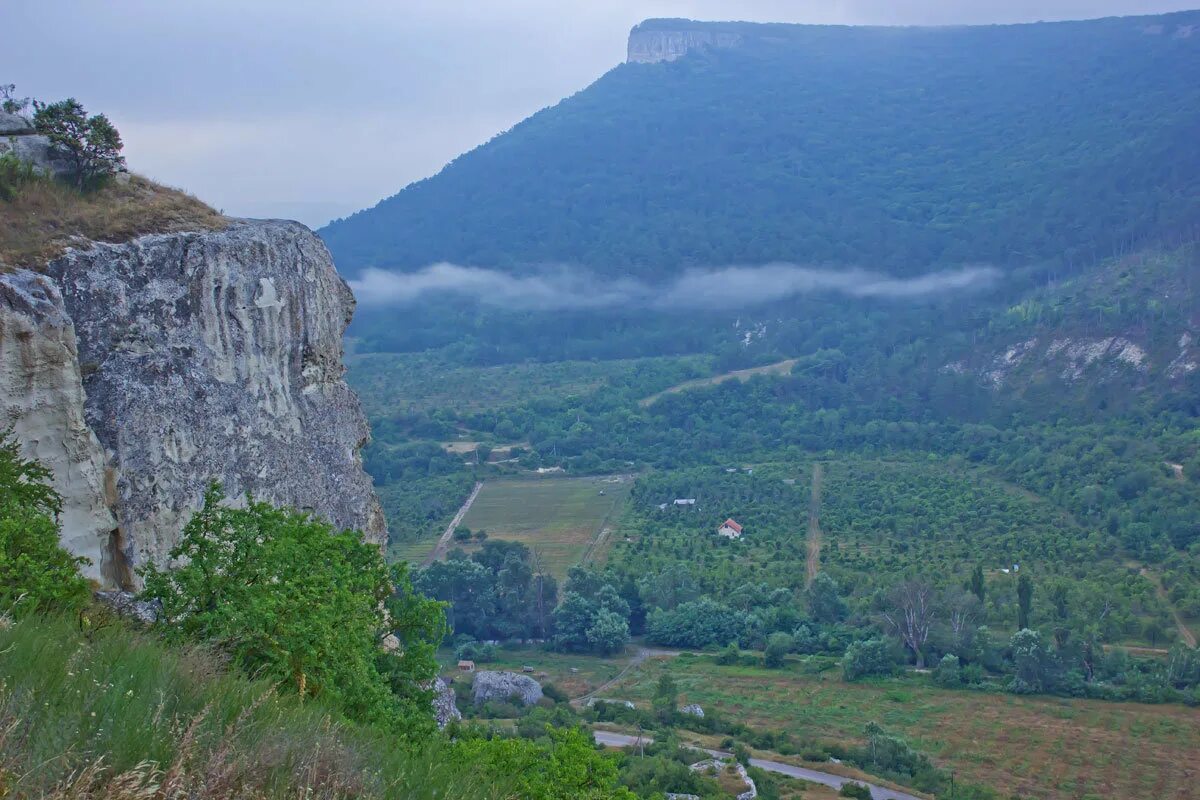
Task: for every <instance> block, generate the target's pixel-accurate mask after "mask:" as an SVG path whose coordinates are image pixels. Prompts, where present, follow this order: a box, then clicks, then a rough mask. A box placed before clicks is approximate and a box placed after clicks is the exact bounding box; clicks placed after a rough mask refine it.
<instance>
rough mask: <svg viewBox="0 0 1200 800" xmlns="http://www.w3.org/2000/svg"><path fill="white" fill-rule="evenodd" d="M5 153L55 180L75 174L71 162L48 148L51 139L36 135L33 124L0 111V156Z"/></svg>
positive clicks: (16, 115) (59, 152)
mask: <svg viewBox="0 0 1200 800" xmlns="http://www.w3.org/2000/svg"><path fill="white" fill-rule="evenodd" d="M8 153H11V154H12V155H15V156H16V157H17V158H19V159H21V160H22V161H27V162H29V163H30V164H32V165H33V167H34V169H36V170H38V171H39V172H43V173H45V174H47V175H50V176H52V177H55V178H61V179H69V178H71V177H72V176H74V175H75V174H76V171H75V165H74V164H73V163H72V162H71V160H70V159H69V158H67V157H66V155H65V154H64V153H63V152H61V151H60V150H59V149H58V148H56V147H54V146H53V145H52V144H50V137H48V136H44V135H42V134H40V133H38V132H37V131H36V130H35V129H34V127H33V123H32V122H30V121H29V120H28V119H27V118H25V117H22V116H21V115H20V114H9V113H6V112H3V111H0V156H3V155H5V154H8Z"/></svg>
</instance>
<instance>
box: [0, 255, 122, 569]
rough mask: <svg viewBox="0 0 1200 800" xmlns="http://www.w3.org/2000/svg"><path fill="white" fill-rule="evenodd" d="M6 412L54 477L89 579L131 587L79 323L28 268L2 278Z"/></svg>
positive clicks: (1, 405) (6, 420) (67, 532)
mask: <svg viewBox="0 0 1200 800" xmlns="http://www.w3.org/2000/svg"><path fill="white" fill-rule="evenodd" d="M0 414H2V416H3V418H2V419H0V427H2V428H8V427H9V426H11V427H12V428H13V433H14V435H15V437H16V439H17V440H18V441H19V442H20V443H21V445H22V449H23V451H24V453H25V455H26V457H28V458H35V459H37V460H38V461H40V462H41V463H42V464H43V465H45V466H46V467H47V468H49V469H50V470H51V471H52V472H53V473H54V481H53V485H54V488H55V490H57V491H58V493H59V494H61V495H62V497H63V510H62V514H61V516H60V517H59V521H60V523H61V524H62V531H63V544H64V545H65V546H66V547H67V549H68V550H70V551H71V552H72V553H74V554H76V555H80V556H83V557H84V558H87V559H88V561H89V562H90V563H89V565H88V566H87V567H86V569H85V573H86V574H87V575H88V576H89V577H92V578H95V579H97V580H103V581H104V582H106V583H109V584H111V585H119V584H120V583H122V582H125V580H126V579H127V578H128V576H127V575H123V574H121V573H120V568H119V565H118V564H114V563H113V562H112V559H111V555H112V551H111V550H110V544H112V543H113V542H115V541H116V540H117V539H118V537H119V534H118V532H117V520H116V517H115V515H114V514H113V511H112V506H113V501H114V500H115V478H116V476H115V472H114V471H113V469H112V467H111V465H110V464H109V463H108V461H107V459H106V458H105V456H104V448H103V447H102V446H101V444H100V442H99V440H97V438H96V436H95V434H94V433H93V432H92V429H91V428H90V427H88V424H87V421H86V419H85V415H84V393H83V383H82V380H81V377H80V373H79V359H78V358H77V354H76V342H75V326H74V325H73V324H72V322H71V318H70V317H69V316H68V315H67V312H66V309H65V308H64V306H63V298H62V295H61V294H60V293H59V291H58V286H57V284H55V282H54V281H52V280H51V279H50V278H47V277H46V276H45V275H38V274H36V273H33V272H28V271H26V270H18V271H16V272H11V273H8V274H4V275H0Z"/></svg>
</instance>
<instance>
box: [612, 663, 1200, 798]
mask: <svg viewBox="0 0 1200 800" xmlns="http://www.w3.org/2000/svg"><path fill="white" fill-rule="evenodd" d="M820 661H821V659H817V658H813V659H811V661H810V663H812V664H816V663H819V662H820ZM663 671H669V672H670V673H671V674H672V675H673V677H674V678H675V680H676V681H677V682H678V684H679V687H680V690H681V702H688V703H699V704H700V705H701V706H703V707H704V708H706V709H715V710H718V711H720V712H721V713H723V714H724V715H726V716H728V717H730V718H732V719H737V720H741V721H744V722H746V723H747V724H749V725H752V726H755V727H760V728H768V729H782V730H787V731H790V732H792V733H794V734H795V735H797V736H799V737H803V738H809V739H817V740H822V741H841V742H847V743H849V742H859V741H861V740H862V737H863V727H864V726H865V725H866V723H867V722H869V721H876V722H878V723H880V724H881V725H883V726H884V728H886V729H888V730H891V731H895V732H897V733H901V734H903V735H904V736H905V737H907V738H908V739H909V740H910V741H912V743H913V744H914V745H915V746H916V747H917V748H918V749H919V750H921V751H922V752H925V753H928V754H929V755H930V756H931V757H933V758H934V760H935V761H936V762H937V763H938V764H939V765H941V766H943V767H945V768H947V769H952V770H954V771H955V773H956V774H957V775H958V776H959V777H960V778H962V779H964V780H967V781H970V782H972V783H982V784H987V785H990V786H993V787H995V788H996V789H998V790H1000V791H1001V792H1002V794H1003V796H1006V797H1007V796H1009V794H1010V793H1019V794H1020V795H1021V796H1024V797H1038V798H1050V799H1059V798H1061V799H1062V800H1066V799H1067V798H1116V797H1124V798H1134V797H1154V798H1164V799H1165V800H1166V799H1169V800H1192V799H1194V798H1197V797H1200V783H1198V782H1197V781H1196V780H1195V775H1194V766H1193V765H1194V764H1195V763H1196V758H1197V756H1198V755H1200V710H1197V709H1194V708H1187V707H1186V706H1181V705H1144V704H1139V703H1110V702H1104V701H1099V700H1075V699H1070V700H1068V699H1062V698H1052V697H1020V696H1015V695H1011V694H1001V693H997V692H977V691H966V690H962V691H955V690H946V689H939V688H937V687H935V686H933V685H932V684H931V682H930V681H929V680H928V679H927V678H924V677H920V676H911V677H909V678H905V679H900V680H889V681H880V682H863V683H845V682H843V681H842V680H841V679H840V670H839V669H838V668H837V667H836V666H834V667H833V668H832V669H829V670H827V671H824V672H820V673H818V674H806V673H811V672H813V670H808V669H806V665H805V664H804V663H803V661H801V660H800V659H794V660H791V661H790V663H789V666H788V668H787V669H784V670H767V669H762V668H757V667H722V666H717V665H715V664H714V663H712V662H711V661H710V660H709V659H707V658H687V657H685V658H678V659H666V660H651V661H648V662H646V663H645V664H643V665H642V666H641V667H640V668H639V669H638V670H636V671H634V672H632V673H631V674H630V676H629V677H628V678H627V679H626V680H625V681H623V682H622V685H621V686H620V687H619V688H613V689H612V690H611V691H609V692H607V694H608V695H610V696H612V697H614V698H619V699H629V700H633V701H635V702H639V704H646V703H648V702H649V699H650V698H651V696H652V695H653V691H654V684H655V682H656V681H657V679H658V676H659V675H660V674H662V672H663Z"/></svg>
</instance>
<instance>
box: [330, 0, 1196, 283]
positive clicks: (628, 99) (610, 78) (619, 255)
mask: <svg viewBox="0 0 1200 800" xmlns="http://www.w3.org/2000/svg"><path fill="white" fill-rule="evenodd" d="M680 26H682V27H684V28H688V29H689V30H691V29H696V30H700V31H702V32H707V33H708V34H711V36H713V37H717V38H720V37H722V36H724V38H723V39H721V42H722V44H723V45H728V46H718V47H701V48H698V49H692V50H691V51H689V52H687V53H686V55H685V56H684V57H681V58H678V59H677V60H674V61H671V62H670V63H629V64H624V65H621V66H619V67H617V68H615V69H613V70H612V71H610V72H609V73H608V74H606V75H605V76H604V77H602V78H601V79H600V80H598V81H597V82H596V83H595V84H593V85H592V86H590V87H589V88H588V89H586V90H584V91H582V92H580V93H579V94H577V95H575V96H574V97H571V98H569V99H567V100H565V101H563V102H562V103H560V104H559V105H557V106H555V107H553V108H550V109H547V110H545V111H542V112H540V113H539V114H536V115H534V116H533V117H531V118H529V119H528V120H526V121H524V122H522V123H521V124H519V125H517V126H516V127H515V128H513V129H512V130H511V131H509V132H507V133H505V134H503V135H501V136H498V137H496V138H495V139H493V140H492V141H491V142H488V143H487V144H485V145H483V146H482V147H479V148H477V149H476V150H474V151H472V152H470V153H468V154H466V155H464V156H462V157H460V158H459V159H457V160H456V161H454V162H453V163H451V164H450V165H449V166H447V167H446V168H445V169H444V170H443V171H442V172H441V173H439V174H438V175H436V176H434V177H432V178H430V179H428V180H424V181H420V182H418V183H415V184H413V185H411V186H409V187H407V188H406V189H404V190H403V191H402V192H400V193H399V194H397V195H395V196H393V197H391V198H389V199H387V200H385V201H383V202H382V203H380V204H379V205H377V206H376V207H374V208H372V209H369V210H366V211H362V212H359V213H358V214H355V215H353V216H351V217H349V218H347V219H345V220H340V221H337V222H334V223H332V224H331V225H329V226H328V227H327V228H325V229H324V230H323V231H321V235H322V237H323V238H324V239H325V241H326V242H327V243H328V245H329V246H330V249H331V250H332V251H333V253H334V255H335V257H336V259H337V262H338V264H339V265H340V266H341V267H342V269H343V270H347V271H349V272H350V273H351V274H353V273H355V272H357V271H358V270H360V269H361V268H363V267H365V266H370V265H377V266H383V267H389V268H400V269H409V268H416V267H420V266H423V265H425V264H428V263H431V262H434V261H438V260H450V261H454V262H459V263H465V264H472V265H480V266H499V267H504V268H517V267H521V266H529V265H540V264H545V263H571V264H582V265H585V266H589V267H592V268H595V269H597V270H599V271H601V272H605V273H609V274H612V273H627V274H637V275H640V276H643V277H659V276H661V275H663V274H664V273H668V272H671V271H674V270H676V269H678V268H680V267H683V266H688V265H701V266H703V265H719V264H728V263H760V262H766V261H772V260H783V261H795V262H803V263H840V264H857V265H860V266H867V267H871V268H886V269H888V270H889V271H892V272H897V273H901V274H905V273H907V274H913V273H917V272H922V271H925V270H927V269H929V268H930V267H931V266H934V265H949V264H960V263H964V262H989V263H996V264H1000V265H1019V264H1029V263H1035V262H1040V261H1046V260H1051V259H1053V260H1059V259H1062V260H1063V261H1065V262H1068V263H1069V262H1071V261H1072V260H1082V261H1087V262H1090V261H1093V260H1095V259H1096V258H1097V257H1099V256H1104V255H1109V254H1110V253H1112V252H1113V251H1114V250H1120V249H1123V248H1126V247H1128V246H1130V244H1133V243H1138V242H1141V241H1144V240H1152V239H1155V238H1158V237H1161V236H1163V235H1166V234H1176V233H1180V232H1183V231H1190V230H1192V229H1193V228H1194V226H1195V224H1196V222H1197V220H1198V219H1200V198H1198V197H1197V195H1196V193H1195V192H1194V191H1193V187H1194V182H1195V179H1196V178H1197V176H1200V151H1197V149H1196V148H1195V147H1194V146H1193V145H1192V138H1193V137H1194V135H1195V131H1196V130H1200V12H1182V13H1178V14H1168V15H1162V16H1157V17H1131V18H1114V19H1103V20H1095V21H1087V22H1068V23H1049V24H1035V25H1013V26H986V27H955V28H903V29H901V28H848V27H829V26H798V25H770V26H759V25H750V24H744V23H739V24H707V25H703V24H698V23H689V22H686V21H678V20H674V21H672V20H665V21H656V22H652V23H644V24H643V26H639V28H638V29H635V31H634V34H635V36H636V35H638V34H639V31H642V35H643V36H644V34H645V30H646V28H647V27H649V28H651V29H658V30H659V31H668V32H669V31H670V30H672V29H673V28H677V27H680ZM1193 31H1196V33H1195V34H1193ZM632 52H633V49H632V48H631V53H632Z"/></svg>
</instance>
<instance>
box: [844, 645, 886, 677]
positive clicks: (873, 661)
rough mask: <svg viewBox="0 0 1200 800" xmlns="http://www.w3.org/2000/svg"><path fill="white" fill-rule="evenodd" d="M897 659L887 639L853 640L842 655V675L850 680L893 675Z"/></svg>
mask: <svg viewBox="0 0 1200 800" xmlns="http://www.w3.org/2000/svg"><path fill="white" fill-rule="evenodd" d="M895 671H896V660H895V658H893V656H892V648H891V646H890V645H889V644H888V642H887V640H886V639H867V640H866V641H859V642H852V643H851V644H850V646H849V647H847V648H846V653H845V655H843V656H842V677H844V678H845V679H846V680H848V681H855V680H858V679H859V678H866V677H868V676H871V675H891V674H892V673H894V672H895Z"/></svg>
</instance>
